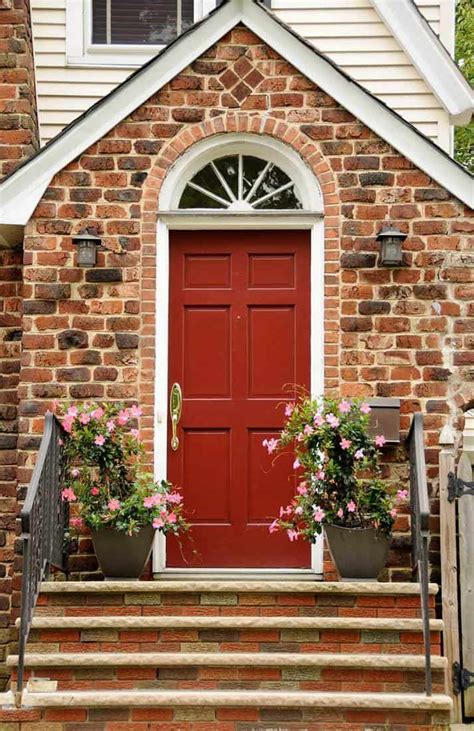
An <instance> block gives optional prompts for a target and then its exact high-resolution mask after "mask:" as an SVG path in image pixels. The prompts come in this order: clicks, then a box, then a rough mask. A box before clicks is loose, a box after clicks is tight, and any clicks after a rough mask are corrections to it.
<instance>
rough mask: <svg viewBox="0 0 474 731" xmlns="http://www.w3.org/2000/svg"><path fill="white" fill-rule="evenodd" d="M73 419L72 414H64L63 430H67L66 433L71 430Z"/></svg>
mask: <svg viewBox="0 0 474 731" xmlns="http://www.w3.org/2000/svg"><path fill="white" fill-rule="evenodd" d="M73 421H74V419H73V417H72V416H65V417H64V419H63V428H64V431H67V433H68V434H70V433H71V432H72V423H73Z"/></svg>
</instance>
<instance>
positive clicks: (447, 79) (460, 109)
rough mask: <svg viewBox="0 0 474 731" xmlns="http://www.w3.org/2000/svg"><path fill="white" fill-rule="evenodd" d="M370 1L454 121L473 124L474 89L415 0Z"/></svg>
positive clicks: (460, 123) (461, 123) (457, 123)
mask: <svg viewBox="0 0 474 731" xmlns="http://www.w3.org/2000/svg"><path fill="white" fill-rule="evenodd" d="M370 2H371V4H372V5H373V7H374V8H375V10H376V11H377V13H378V15H379V17H380V18H381V19H382V20H383V22H384V23H385V25H386V26H387V27H388V29H389V30H390V31H391V32H392V34H393V36H394V37H395V39H396V40H397V41H398V43H399V44H400V46H401V47H402V48H403V50H404V51H405V53H406V54H407V55H408V57H409V58H410V60H411V61H412V62H413V65H414V66H415V68H416V69H417V70H418V72H419V73H420V74H421V76H422V78H424V79H425V81H426V83H427V84H428V86H429V87H430V88H431V90H432V92H433V94H434V95H435V96H436V98H437V99H438V101H439V102H440V104H442V106H443V107H444V109H446V111H447V112H448V114H449V116H450V119H451V122H452V123H453V124H456V125H463V124H469V122H470V120H471V117H472V114H473V113H474V92H473V90H472V89H471V87H470V85H469V83H468V81H467V79H465V78H464V76H463V75H462V73H461V71H460V70H459V69H458V67H457V66H456V64H455V62H454V61H453V59H452V58H451V56H450V55H449V53H448V51H447V50H446V49H445V47H444V46H443V44H442V43H441V41H440V40H439V38H438V37H437V36H436V35H435V33H434V32H433V31H432V30H431V28H430V27H429V25H428V22H427V21H426V20H425V18H424V17H423V16H422V15H421V13H420V11H419V10H418V8H417V7H416V6H415V3H414V2H413V0H370ZM453 12H454V10H453Z"/></svg>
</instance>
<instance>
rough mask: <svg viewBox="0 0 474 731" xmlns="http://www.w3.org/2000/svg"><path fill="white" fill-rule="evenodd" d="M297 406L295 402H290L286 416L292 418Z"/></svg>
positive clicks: (287, 405)
mask: <svg viewBox="0 0 474 731" xmlns="http://www.w3.org/2000/svg"><path fill="white" fill-rule="evenodd" d="M295 406H296V404H295V403H294V402H293V401H289V402H288V403H287V404H286V406H285V416H291V415H292V413H293V411H294V410H295Z"/></svg>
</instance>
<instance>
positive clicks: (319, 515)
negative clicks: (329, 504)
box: [313, 506, 326, 523]
mask: <svg viewBox="0 0 474 731" xmlns="http://www.w3.org/2000/svg"><path fill="white" fill-rule="evenodd" d="M325 517H326V513H325V512H324V510H323V509H322V508H320V507H319V506H318V507H317V508H315V509H314V513H313V518H314V519H315V521H316V523H322V522H323V520H324V518H325Z"/></svg>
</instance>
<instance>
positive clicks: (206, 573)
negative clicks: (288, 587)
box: [153, 568, 323, 581]
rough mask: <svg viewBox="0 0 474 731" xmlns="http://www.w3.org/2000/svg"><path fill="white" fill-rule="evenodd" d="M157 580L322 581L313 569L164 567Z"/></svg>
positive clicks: (156, 575)
mask: <svg viewBox="0 0 474 731" xmlns="http://www.w3.org/2000/svg"><path fill="white" fill-rule="evenodd" d="M153 578H154V579H155V580H156V581H160V580H166V581H186V580H187V581H322V580H323V575H322V574H317V573H315V572H314V571H313V570H312V569H211V568H209V569H186V568H184V569H182V568H180V569H173V568H169V569H164V570H163V571H157V572H155V573H154V574H153Z"/></svg>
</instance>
